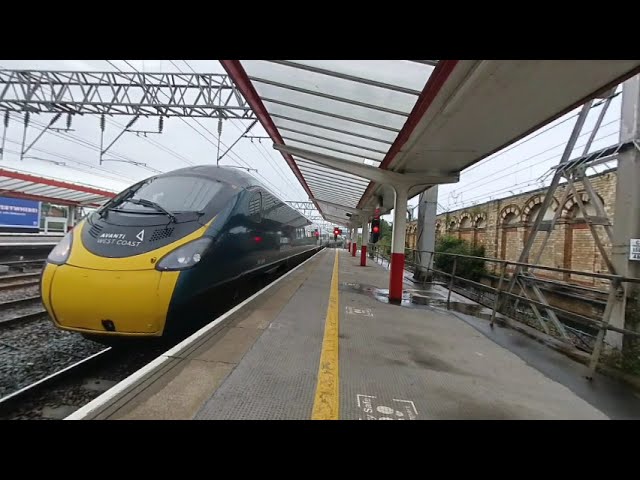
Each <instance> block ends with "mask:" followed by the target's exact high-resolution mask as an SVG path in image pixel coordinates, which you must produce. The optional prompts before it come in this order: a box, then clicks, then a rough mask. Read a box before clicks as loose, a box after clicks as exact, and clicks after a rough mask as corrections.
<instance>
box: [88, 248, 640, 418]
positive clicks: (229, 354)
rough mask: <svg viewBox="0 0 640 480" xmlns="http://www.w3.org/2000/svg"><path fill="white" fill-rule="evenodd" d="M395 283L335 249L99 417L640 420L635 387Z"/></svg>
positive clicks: (171, 358)
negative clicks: (390, 295) (399, 297)
mask: <svg viewBox="0 0 640 480" xmlns="http://www.w3.org/2000/svg"><path fill="white" fill-rule="evenodd" d="M336 255H338V259H337V260H336ZM332 280H333V282H332ZM388 281H389V271H388V270H387V269H385V268H383V267H381V266H380V265H377V264H375V263H371V262H370V263H369V265H368V266H367V267H360V266H359V257H356V258H354V257H352V256H351V255H350V254H349V253H348V252H347V251H346V250H333V249H325V250H323V251H322V252H320V253H319V254H318V255H316V256H315V257H313V258H312V259H311V260H309V261H308V262H306V263H305V264H303V265H302V266H301V267H299V268H298V269H297V270H296V271H295V272H293V274H292V275H290V276H288V277H287V278H286V279H283V281H282V282H281V284H279V286H278V287H277V289H276V288H275V287H274V290H273V291H272V292H270V293H269V294H268V295H266V296H265V298H260V299H257V300H256V302H255V304H254V305H251V306H250V307H247V309H246V311H245V312H244V313H243V314H242V315H240V316H238V317H237V318H234V320H233V321H232V322H231V323H230V324H229V325H226V326H224V327H221V328H219V329H217V330H215V331H212V332H211V334H209V335H207V337H206V338H202V339H200V340H199V341H198V342H197V344H194V346H193V347H192V348H187V349H182V350H181V351H180V353H179V354H172V355H169V356H168V358H167V362H165V367H164V368H163V369H162V371H160V370H158V372H156V373H155V374H154V375H152V376H151V377H149V378H147V380H146V381H145V382H141V383H140V386H139V387H138V391H136V392H135V394H130V395H129V397H128V399H127V400H126V401H125V400H120V401H119V402H116V403H117V405H116V404H115V403H114V406H111V407H109V408H107V409H103V412H102V414H101V415H99V416H98V417H97V418H113V419H117V418H123V419H149V418H162V419H174V418H178V419H197V420H205V419H303V420H305V419H311V418H318V417H317V415H316V412H318V411H321V410H322V407H323V405H324V407H326V408H325V412H329V413H328V414H327V415H329V416H331V415H334V418H336V419H343V420H357V419H363V420H366V419H371V420H373V419H376V420H428V419H607V418H640V398H638V397H637V396H636V394H635V393H633V392H632V391H631V390H630V389H629V388H627V387H625V386H622V385H619V384H617V383H616V382H615V381H613V380H610V379H604V381H600V379H599V378H597V379H596V382H594V384H595V385H596V386H595V387H594V384H589V383H588V382H587V381H586V380H584V379H583V378H582V377H581V372H582V370H580V369H581V368H584V366H583V365H581V364H578V363H577V362H575V361H573V360H571V359H569V358H567V357H565V356H563V355H562V354H560V353H558V352H555V351H553V350H551V349H549V348H548V347H545V346H544V345H541V344H539V343H537V342H536V341H535V340H533V339H530V338H528V337H526V336H525V335H523V334H521V333H519V332H516V331H513V330H509V329H506V328H505V329H503V328H498V329H495V330H493V331H491V330H490V329H489V325H488V321H487V320H485V319H483V318H478V317H474V316H471V315H467V314H464V313H460V312H451V311H446V310H444V309H443V308H444V304H441V303H439V302H440V300H443V301H444V302H445V303H446V289H444V288H442V287H439V286H434V287H433V289H432V291H431V292H430V296H431V297H433V298H436V299H438V300H436V301H435V303H433V302H425V303H426V304H416V303H413V302H411V298H410V295H408V296H407V299H406V301H404V302H403V303H402V305H393V304H390V303H389V302H388V301H387V298H386V296H385V292H386V290H385V289H386V288H387V287H388ZM332 283H333V291H332ZM405 288H406V289H407V291H408V292H410V291H411V290H419V289H422V287H419V286H415V285H411V284H409V283H407V284H406V285H405ZM443 292H444V297H445V298H443V299H439V296H442V294H443ZM452 300H454V301H458V302H459V303H472V302H470V301H467V302H465V301H464V300H462V299H461V298H460V297H459V296H456V295H455V294H453V295H452ZM476 309H477V307H473V306H472V307H467V308H465V309H464V310H468V311H467V313H481V312H475V310H476ZM331 312H334V313H335V314H336V315H337V316H336V317H335V318H333V320H332V317H331ZM480 317H482V315H481V316H480ZM334 321H337V323H335V322H334ZM332 325H333V327H337V328H336V329H335V336H336V338H335V339H332V338H331V335H332V334H331V332H332V331H333V330H332V328H333V327H332ZM327 332H329V334H328V333H327ZM334 341H335V343H333V342H334ZM334 346H337V349H335V348H334ZM319 405H320V407H319Z"/></svg>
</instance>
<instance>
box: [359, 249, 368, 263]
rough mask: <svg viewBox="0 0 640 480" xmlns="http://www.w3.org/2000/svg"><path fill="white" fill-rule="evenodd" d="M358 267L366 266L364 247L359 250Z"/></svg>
mask: <svg viewBox="0 0 640 480" xmlns="http://www.w3.org/2000/svg"><path fill="white" fill-rule="evenodd" d="M360 266H361V267H366V266H367V246H366V245H362V248H361V249H360Z"/></svg>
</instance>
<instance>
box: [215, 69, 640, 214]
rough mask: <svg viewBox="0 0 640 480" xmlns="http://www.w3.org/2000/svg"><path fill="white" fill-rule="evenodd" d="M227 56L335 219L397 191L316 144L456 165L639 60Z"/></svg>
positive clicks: (404, 161) (549, 116) (402, 163)
mask: <svg viewBox="0 0 640 480" xmlns="http://www.w3.org/2000/svg"><path fill="white" fill-rule="evenodd" d="M221 63H222V65H223V67H224V68H225V70H226V71H227V73H229V75H230V76H231V77H232V78H233V80H234V82H235V84H236V86H237V87H238V89H239V90H240V91H241V93H242V94H243V96H244V97H245V99H246V100H247V102H248V103H249V104H250V105H251V108H252V109H253V110H254V112H255V113H256V115H257V116H258V119H259V120H260V122H261V124H262V126H263V127H264V128H265V130H266V131H267V133H268V134H269V136H270V137H271V139H272V140H273V142H274V144H275V145H279V146H284V149H283V150H280V151H281V153H282V154H283V156H284V158H285V160H286V161H287V163H288V164H289V166H290V167H291V169H292V170H293V172H294V174H295V175H296V177H297V178H298V180H299V181H300V183H301V184H302V186H303V187H304V188H305V190H306V192H307V194H308V195H309V197H310V198H311V199H313V200H314V203H315V205H316V208H318V211H319V212H320V213H321V214H322V215H323V217H324V218H325V219H326V220H328V221H332V220H336V219H343V220H344V219H348V216H349V214H350V210H349V208H351V209H353V208H367V209H372V208H374V207H376V206H379V205H380V206H381V207H382V212H383V213H385V212H388V211H389V210H391V209H392V208H393V203H394V193H393V190H392V189H391V188H390V187H389V186H388V185H382V184H379V183H376V182H373V181H370V180H368V179H365V178H362V177H361V176H356V175H353V174H351V173H345V172H344V171H339V170H336V169H333V168H328V167H326V166H323V165H321V164H319V163H316V162H314V161H311V160H309V159H310V158H313V157H314V155H318V154H319V155H324V156H328V157H332V158H334V159H339V160H343V161H348V162H353V163H355V164H361V165H362V164H364V165H370V166H372V167H375V168H380V169H387V170H391V171H395V172H399V173H419V174H423V175H425V176H426V175H433V176H436V177H439V176H441V177H443V178H444V177H451V176H452V175H453V176H457V175H459V173H460V171H462V170H463V169H465V168H467V167H469V166H471V165H473V164H474V163H476V162H478V161H480V160H482V159H483V158H485V157H487V156H488V155H491V154H493V153H495V152H497V151H499V150H501V149H502V148H505V147H506V146H508V145H509V144H511V143H513V142H515V141H517V140H519V139H521V138H523V137H524V136H526V135H528V134H530V133H532V132H534V131H535V130H537V129H539V128H541V127H542V126H544V125H545V124H547V123H549V122H551V121H553V120H554V119H556V118H558V117H560V116H562V115H564V114H565V113H567V112H569V111H571V110H573V109H574V108H576V107H578V106H580V105H581V104H583V103H584V102H586V101H587V100H589V99H591V98H595V97H597V96H600V95H604V94H606V93H607V91H608V90H610V89H611V88H612V87H615V86H616V85H617V84H619V83H620V82H621V81H623V80H625V79H627V78H629V77H631V76H632V75H634V74H636V73H638V72H639V71H640V61H638V60H597V61H590V60H577V61H557V60H526V61H500V60H440V61H436V60H380V61H377V60H358V61H352V60H295V61H290V60H242V61H238V60H221ZM436 183H440V182H433V183H432V184H431V185H433V184H436ZM431 185H419V186H416V187H414V188H412V189H411V190H410V191H409V196H410V197H412V196H414V195H416V194H418V193H420V192H421V191H423V190H425V189H427V188H429V186H431ZM322 200H324V201H326V202H330V203H332V204H338V205H342V206H344V207H347V208H345V209H340V208H338V207H335V206H327V205H326V204H323V203H322V202H321V201H322ZM329 210H331V212H329ZM352 212H353V211H352V210H351V213H352Z"/></svg>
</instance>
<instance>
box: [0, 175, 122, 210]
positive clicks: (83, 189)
mask: <svg viewBox="0 0 640 480" xmlns="http://www.w3.org/2000/svg"><path fill="white" fill-rule="evenodd" d="M0 195H1V196H5V197H13V198H23V199H27V200H37V201H42V202H51V203H55V204H60V205H70V206H92V207H96V206H99V205H100V204H102V203H104V202H106V201H107V200H109V199H110V198H113V197H114V196H115V195H116V193H115V192H110V191H108V190H103V189H100V188H96V187H91V186H87V185H80V184H75V183H69V182H64V181H61V180H56V179H53V178H45V177H40V176H37V175H32V174H27V173H23V172H18V171H15V170H9V169H6V168H0Z"/></svg>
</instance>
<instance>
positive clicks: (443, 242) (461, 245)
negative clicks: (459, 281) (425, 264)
mask: <svg viewBox="0 0 640 480" xmlns="http://www.w3.org/2000/svg"><path fill="white" fill-rule="evenodd" d="M438 253H454V254H458V255H472V256H474V257H484V255H485V252H484V246H479V247H474V246H473V245H471V244H469V242H467V241H465V240H462V239H459V238H456V237H450V236H445V237H442V238H440V239H439V240H438V241H437V243H436V256H435V259H434V266H435V268H436V269H438V270H441V271H443V272H447V273H451V272H452V270H453V262H454V259H456V258H457V261H456V277H462V278H466V279H468V280H473V281H475V282H478V281H480V279H481V278H482V276H483V275H485V274H486V270H485V266H484V261H483V260H480V259H476V258H460V257H452V256H449V255H438Z"/></svg>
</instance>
